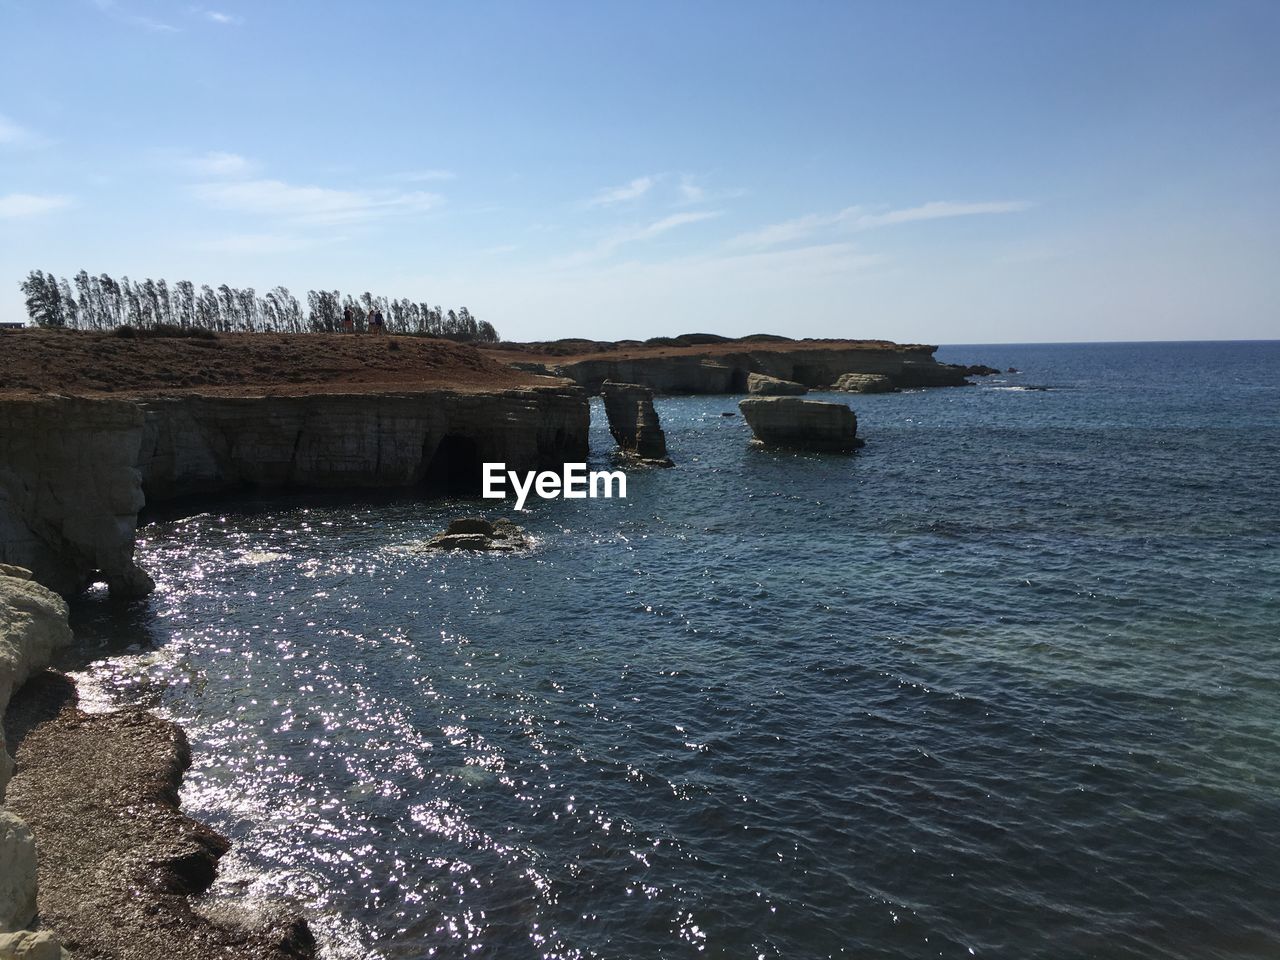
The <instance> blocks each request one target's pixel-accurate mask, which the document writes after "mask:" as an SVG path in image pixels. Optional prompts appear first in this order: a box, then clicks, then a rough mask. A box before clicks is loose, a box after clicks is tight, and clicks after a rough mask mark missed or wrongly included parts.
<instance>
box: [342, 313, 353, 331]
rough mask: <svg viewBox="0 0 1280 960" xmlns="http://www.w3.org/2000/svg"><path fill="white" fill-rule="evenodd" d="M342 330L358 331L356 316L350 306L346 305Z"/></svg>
mask: <svg viewBox="0 0 1280 960" xmlns="http://www.w3.org/2000/svg"><path fill="white" fill-rule="evenodd" d="M342 332H343V333H355V332H356V318H355V314H354V313H353V312H352V310H351V308H350V307H346V308H345V309H344V310H343V311H342Z"/></svg>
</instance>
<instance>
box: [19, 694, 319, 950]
mask: <svg viewBox="0 0 1280 960" xmlns="http://www.w3.org/2000/svg"><path fill="white" fill-rule="evenodd" d="M4 720H5V732H6V736H7V738H8V740H9V742H10V744H11V745H13V746H14V747H16V749H15V750H14V754H15V759H16V760H17V765H18V769H17V773H16V775H15V776H14V778H13V780H12V782H11V783H10V784H9V791H8V796H7V797H6V801H5V802H6V805H7V806H8V808H9V809H10V810H11V811H12V812H13V813H15V814H17V815H18V816H19V817H21V818H22V819H23V820H25V821H26V822H27V825H28V826H29V827H30V828H31V830H32V832H33V833H34V834H35V838H36V846H37V848H38V850H39V858H38V861H37V871H38V875H37V881H38V883H39V894H38V908H39V911H40V914H39V920H40V924H41V926H42V927H43V928H45V929H48V930H51V931H52V932H53V933H54V934H55V935H56V936H57V937H58V939H59V940H60V941H61V943H62V944H63V946H65V947H66V948H67V949H68V950H70V951H71V952H72V954H73V955H74V956H75V957H79V958H85V960H227V958H229V957H235V958H243V960H307V958H311V957H313V956H314V954H315V941H314V940H313V939H312V937H311V933H310V931H309V930H308V929H307V926H306V924H305V923H304V922H303V921H302V920H301V919H298V918H292V917H283V916H282V917H277V918H272V919H271V920H270V921H269V922H268V924H269V925H268V926H267V927H265V928H262V929H254V930H249V929H244V928H241V927H236V926H232V925H230V924H228V923H223V922H220V921H216V920H214V919H211V918H210V917H207V916H205V915H203V914H201V913H198V912H197V911H196V910H194V909H193V907H192V902H191V895H192V894H194V893H198V892H200V891H202V890H204V889H206V888H207V887H208V886H209V884H210V883H212V882H213V879H214V873H215V870H216V865H217V861H218V858H219V857H221V856H222V854H223V853H224V852H225V851H226V850H227V847H228V842H227V840H226V839H225V838H224V837H222V836H221V835H220V834H218V833H216V832H215V831H213V830H211V829H210V828H209V827H206V826H204V825H202V824H200V823H197V822H196V821H194V820H192V819H190V818H189V817H187V816H185V815H183V814H182V812H181V811H179V810H178V786H179V783H180V782H181V779H182V773H183V771H184V770H185V769H186V767H187V765H188V764H189V763H190V750H189V748H188V746H187V739H186V736H185V735H184V734H183V732H182V730H181V728H180V727H178V726H176V725H174V724H172V723H168V722H166V721H164V720H161V719H159V718H158V717H154V716H152V715H151V714H149V713H147V712H146V711H145V710H140V709H136V708H130V709H125V710H121V711H118V712H116V713H106V714H87V713H84V712H83V711H81V710H79V709H78V708H77V707H76V690H75V684H74V683H72V682H71V680H70V679H69V678H67V677H65V676H63V675H62V674H58V673H54V672H52V671H46V672H44V673H42V674H39V675H37V676H36V677H34V678H33V679H32V680H31V681H30V682H28V683H27V684H26V685H25V686H23V687H22V689H21V690H20V691H19V692H18V694H17V695H16V696H15V697H14V699H13V701H12V702H11V703H10V704H9V709H8V711H7V713H6V714H5V718H4Z"/></svg>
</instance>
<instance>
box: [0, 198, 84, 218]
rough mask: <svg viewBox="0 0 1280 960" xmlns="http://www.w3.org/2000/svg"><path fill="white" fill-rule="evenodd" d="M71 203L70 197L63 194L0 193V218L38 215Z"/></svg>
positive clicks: (63, 207)
mask: <svg viewBox="0 0 1280 960" xmlns="http://www.w3.org/2000/svg"><path fill="white" fill-rule="evenodd" d="M71 203H72V200H71V198H70V197H68V196H65V195H63V194H48V193H46V194H40V193H7V194H3V195H0V220H16V219H18V218H19V217H38V216H40V215H42V214H45V213H52V212H53V211H54V210H62V209H65V208H66V207H69V206H71Z"/></svg>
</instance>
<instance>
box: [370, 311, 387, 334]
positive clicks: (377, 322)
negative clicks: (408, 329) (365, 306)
mask: <svg viewBox="0 0 1280 960" xmlns="http://www.w3.org/2000/svg"><path fill="white" fill-rule="evenodd" d="M386 324H387V321H386V318H385V317H383V315H382V311H381V310H376V311H374V314H373V332H374V333H382V332H383V331H384V330H385V329H386Z"/></svg>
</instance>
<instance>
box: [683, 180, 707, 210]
mask: <svg viewBox="0 0 1280 960" xmlns="http://www.w3.org/2000/svg"><path fill="white" fill-rule="evenodd" d="M680 197H681V198H682V199H683V200H684V202H685V203H701V202H702V201H703V200H705V199H707V191H706V189H705V188H703V187H700V186H698V184H697V183H696V182H695V181H694V179H693V177H691V176H689V175H688V174H687V173H686V174H684V175H683V176H681V177H680Z"/></svg>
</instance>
